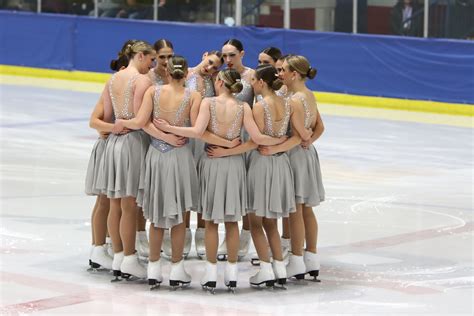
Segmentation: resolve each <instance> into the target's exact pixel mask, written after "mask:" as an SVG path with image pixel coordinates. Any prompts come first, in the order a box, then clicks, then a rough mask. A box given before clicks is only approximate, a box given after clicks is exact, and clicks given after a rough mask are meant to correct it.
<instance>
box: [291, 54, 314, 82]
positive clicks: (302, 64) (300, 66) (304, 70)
mask: <svg viewBox="0 0 474 316" xmlns="http://www.w3.org/2000/svg"><path fill="white" fill-rule="evenodd" d="M286 62H287V63H288V66H289V67H290V71H296V72H297V73H299V74H300V75H301V77H302V78H306V77H307V78H309V79H313V78H314V77H316V74H317V72H318V71H317V70H316V68H313V67H311V65H310V64H309V61H308V60H307V59H306V57H304V56H301V55H292V56H290V57H288V58H287V59H286Z"/></svg>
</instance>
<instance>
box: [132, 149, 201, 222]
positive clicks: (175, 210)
mask: <svg viewBox="0 0 474 316" xmlns="http://www.w3.org/2000/svg"><path fill="white" fill-rule="evenodd" d="M198 200H199V191H198V178H197V172H196V164H195V163H194V159H193V155H192V153H191V149H190V146H189V145H186V146H183V147H180V148H175V149H172V150H170V151H167V152H161V151H159V150H158V149H156V148H155V147H153V145H150V147H149V149H148V153H147V155H146V159H145V162H144V167H143V168H142V171H141V175H140V189H139V194H138V197H137V203H138V205H139V206H141V207H142V208H143V215H144V216H145V218H146V219H148V220H150V222H152V223H153V224H154V225H155V227H160V228H171V227H173V226H175V225H178V224H181V223H182V222H183V220H184V212H186V211H188V210H196V209H197V206H198Z"/></svg>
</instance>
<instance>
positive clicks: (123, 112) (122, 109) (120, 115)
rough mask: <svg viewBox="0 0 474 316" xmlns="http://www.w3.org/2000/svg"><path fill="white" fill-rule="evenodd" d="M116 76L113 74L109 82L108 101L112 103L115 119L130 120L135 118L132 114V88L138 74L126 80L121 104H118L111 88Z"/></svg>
mask: <svg viewBox="0 0 474 316" xmlns="http://www.w3.org/2000/svg"><path fill="white" fill-rule="evenodd" d="M116 75H117V73H115V74H113V75H112V78H110V82H109V95H110V100H111V101H112V107H113V109H114V117H115V118H116V119H122V120H130V119H132V118H134V117H135V113H133V87H134V85H135V81H136V80H137V78H138V76H139V74H135V75H133V76H132V77H131V78H130V79H129V80H128V82H127V87H126V88H125V92H124V97H123V102H119V101H118V100H117V97H116V96H115V94H114V92H113V86H114V81H115V76H116ZM130 100H132V102H130Z"/></svg>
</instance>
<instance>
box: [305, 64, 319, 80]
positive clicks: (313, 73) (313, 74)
mask: <svg viewBox="0 0 474 316" xmlns="http://www.w3.org/2000/svg"><path fill="white" fill-rule="evenodd" d="M317 73H318V71H317V70H316V68H313V67H309V69H308V72H307V73H306V77H308V78H309V79H313V78H314V77H316V74H317Z"/></svg>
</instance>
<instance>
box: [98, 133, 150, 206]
mask: <svg viewBox="0 0 474 316" xmlns="http://www.w3.org/2000/svg"><path fill="white" fill-rule="evenodd" d="M149 144H150V137H149V136H148V134H146V133H145V132H143V131H141V130H140V131H133V132H130V133H128V134H125V135H114V134H111V135H109V137H108V138H107V144H106V146H105V151H104V155H103V157H102V160H101V163H100V169H101V170H100V172H99V176H98V179H97V189H99V190H100V191H101V192H102V194H106V195H107V197H108V198H124V197H137V194H138V185H139V182H140V170H141V167H142V165H143V161H144V160H145V156H146V152H147V150H148V146H149Z"/></svg>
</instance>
